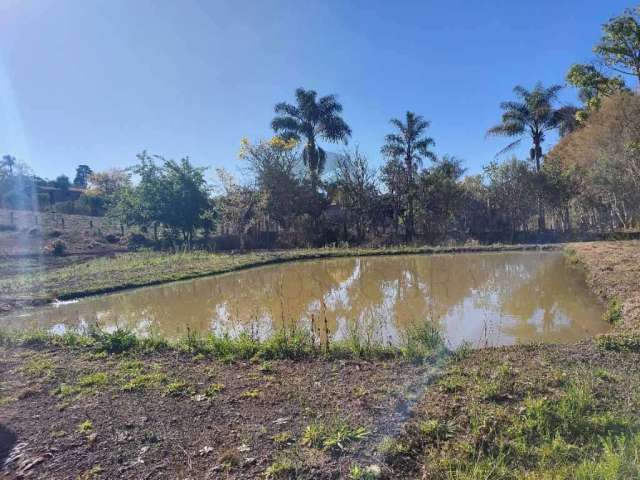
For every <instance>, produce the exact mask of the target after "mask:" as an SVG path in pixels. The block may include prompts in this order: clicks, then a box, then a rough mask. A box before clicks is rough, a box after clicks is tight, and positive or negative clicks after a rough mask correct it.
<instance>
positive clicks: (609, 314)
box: [603, 298, 623, 324]
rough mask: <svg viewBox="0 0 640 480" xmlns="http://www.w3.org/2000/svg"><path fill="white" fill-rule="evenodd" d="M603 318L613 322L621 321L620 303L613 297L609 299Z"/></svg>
mask: <svg viewBox="0 0 640 480" xmlns="http://www.w3.org/2000/svg"><path fill="white" fill-rule="evenodd" d="M603 319H604V320H605V321H607V322H609V323H613V324H616V323H620V322H622V320H623V316H622V303H620V301H619V300H617V299H615V298H614V299H612V300H610V301H609V305H608V306H607V310H606V311H605V312H604V314H603Z"/></svg>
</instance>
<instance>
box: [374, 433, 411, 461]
mask: <svg viewBox="0 0 640 480" xmlns="http://www.w3.org/2000/svg"><path fill="white" fill-rule="evenodd" d="M409 449H410V448H409V445H408V444H407V443H406V442H403V441H402V440H400V439H396V438H393V437H388V436H387V437H384V438H383V439H382V440H381V441H380V443H379V444H378V447H377V450H378V452H380V453H381V454H382V455H385V456H388V457H395V456H399V455H404V454H406V453H408V452H409Z"/></svg>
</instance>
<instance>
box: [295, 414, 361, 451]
mask: <svg viewBox="0 0 640 480" xmlns="http://www.w3.org/2000/svg"><path fill="white" fill-rule="evenodd" d="M368 435H369V432H368V431H367V429H366V428H364V427H353V426H350V425H349V424H348V423H346V422H344V421H342V420H334V421H332V422H330V423H320V422H315V423H312V424H310V425H307V428H306V429H305V431H304V433H303V435H302V440H301V443H302V445H303V446H306V447H310V448H319V449H323V450H333V451H340V450H344V449H345V448H346V447H347V446H348V445H349V444H350V443H354V442H358V441H360V440H363V439H365V438H366V437H367V436H368Z"/></svg>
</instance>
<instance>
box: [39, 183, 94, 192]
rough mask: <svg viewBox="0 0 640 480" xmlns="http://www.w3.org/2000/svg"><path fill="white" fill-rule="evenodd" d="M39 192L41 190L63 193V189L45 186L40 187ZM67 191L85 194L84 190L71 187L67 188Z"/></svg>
mask: <svg viewBox="0 0 640 480" xmlns="http://www.w3.org/2000/svg"><path fill="white" fill-rule="evenodd" d="M38 190H40V191H42V192H62V189H61V188H58V187H49V186H45V185H38ZM67 191H69V192H79V193H82V192H84V189H82V188H73V187H69V188H67Z"/></svg>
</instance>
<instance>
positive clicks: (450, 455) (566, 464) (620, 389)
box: [378, 347, 640, 480]
mask: <svg viewBox="0 0 640 480" xmlns="http://www.w3.org/2000/svg"><path fill="white" fill-rule="evenodd" d="M533 348H534V347H531V348H530V350H531V352H535V350H533ZM532 355H533V356H535V357H536V358H533V359H531V361H530V362H527V363H526V364H523V363H522V360H523V359H524V358H525V357H526V356H529V358H530V357H531V356H532ZM471 356H472V357H473V358H472V359H469V360H466V361H465V360H461V361H456V362H455V363H453V364H452V365H450V366H449V367H448V372H447V374H446V375H444V376H442V377H441V378H440V379H439V380H437V382H436V384H435V385H434V386H433V387H432V389H430V390H429V391H427V398H425V399H424V400H423V402H424V407H422V408H421V409H419V411H418V414H417V415H416V416H415V418H414V419H413V420H411V421H410V422H409V424H408V425H407V427H406V428H405V431H404V433H403V434H402V435H401V436H400V437H398V438H389V437H388V438H386V439H384V440H383V442H381V444H380V445H379V447H378V450H379V451H380V452H381V453H382V454H383V455H385V458H386V460H387V462H388V463H389V464H390V465H392V466H394V467H395V468H396V469H398V470H399V471H401V472H402V471H405V473H406V476H410V474H409V472H412V471H413V469H415V468H416V467H417V466H418V465H420V466H421V468H422V470H421V472H422V475H423V478H431V479H442V480H445V479H447V480H449V479H463V480H466V479H476V478H491V479H504V480H510V479H513V480H515V479H549V480H551V479H553V480H556V479H557V480H565V479H566V480H569V479H578V480H596V479H598V480H623V479H629V478H640V422H639V418H638V415H637V408H638V405H635V404H634V403H633V402H630V401H629V400H626V399H625V393H624V392H626V391H627V390H628V388H629V385H636V384H637V383H638V381H639V380H640V379H639V378H638V375H637V373H634V374H633V375H632V376H631V377H626V378H625V376H621V375H619V374H617V373H615V372H612V371H609V370H608V369H606V368H603V367H595V366H589V367H586V366H581V367H575V366H567V367H564V368H563V369H562V370H555V369H553V368H549V364H548V361H547V360H541V358H540V357H539V356H537V353H533V354H532V353H529V354H526V352H525V353H522V356H521V357H519V358H518V359H517V361H515V362H514V361H513V360H511V359H507V360H503V359H502V358H501V357H506V355H504V354H502V353H500V352H497V351H492V350H485V351H478V352H475V353H474V354H472V355H471ZM588 358H591V357H588ZM631 362H635V360H631ZM396 473H397V472H396ZM394 478H395V477H394ZM412 478H413V477H412Z"/></svg>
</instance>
